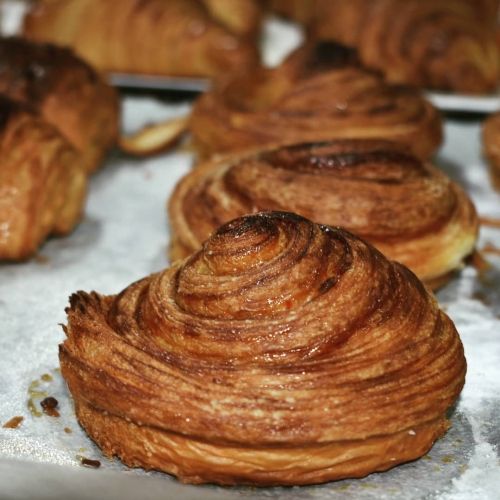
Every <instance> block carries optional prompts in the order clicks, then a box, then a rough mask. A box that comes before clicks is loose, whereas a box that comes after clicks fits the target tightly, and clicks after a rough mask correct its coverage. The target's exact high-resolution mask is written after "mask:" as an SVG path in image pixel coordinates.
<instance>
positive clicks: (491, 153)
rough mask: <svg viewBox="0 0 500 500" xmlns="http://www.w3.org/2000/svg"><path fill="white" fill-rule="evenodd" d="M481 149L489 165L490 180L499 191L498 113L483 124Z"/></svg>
mask: <svg viewBox="0 0 500 500" xmlns="http://www.w3.org/2000/svg"><path fill="white" fill-rule="evenodd" d="M483 150H484V154H485V156H486V158H487V159H488V162H489V165H490V177H491V182H492V184H493V186H494V187H495V189H496V190H498V191H500V113H494V114H492V115H490V116H489V117H488V118H487V119H486V120H485V122H484V124H483Z"/></svg>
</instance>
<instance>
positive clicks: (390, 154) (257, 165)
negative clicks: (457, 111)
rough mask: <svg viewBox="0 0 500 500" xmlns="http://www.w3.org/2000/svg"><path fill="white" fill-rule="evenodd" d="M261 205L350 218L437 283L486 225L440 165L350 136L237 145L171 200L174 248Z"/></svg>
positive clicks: (357, 229)
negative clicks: (247, 149) (252, 148)
mask: <svg viewBox="0 0 500 500" xmlns="http://www.w3.org/2000/svg"><path fill="white" fill-rule="evenodd" d="M260 210H289V211H292V212H296V213H298V214H300V215H303V216H304V217H307V218H309V219H311V220H314V221H316V222H319V223H323V224H329V225H335V226H341V227H344V228H346V229H348V230H349V231H352V232H353V233H355V234H356V235H358V236H361V237H363V238H364V239H366V240H367V241H369V242H370V243H372V244H374V245H375V246H376V247H377V248H378V249H379V250H381V251H382V252H383V253H384V254H385V255H386V256H387V257H389V258H390V259H392V260H396V261H398V262H401V263H403V264H405V265H406V266H408V267H409V268H410V269H412V271H413V272H415V274H416V275H417V276H418V277H419V278H421V279H422V280H423V281H425V282H426V283H427V284H429V285H434V284H435V285H436V286H437V285H442V284H443V283H442V280H441V278H444V277H447V278H449V277H450V272H451V271H453V270H455V269H457V268H459V267H460V266H461V265H462V262H463V260H464V258H465V257H466V256H467V255H469V254H470V253H471V252H472V251H473V249H474V245H475V242H476V238H477V232H478V222H477V216H476V212H475V210H474V207H473V205H472V203H471V201H470V199H469V198H468V197H467V195H466V194H465V192H464V191H463V190H462V189H461V188H460V187H459V186H458V185H457V184H455V183H454V182H452V181H451V180H450V179H448V178H447V177H446V176H445V175H444V174H443V173H441V172H440V171H439V170H438V169H436V168H435V167H434V166H432V165H431V164H429V163H425V162H422V161H420V160H418V159H417V158H416V157H414V156H413V155H412V154H410V153H409V152H408V150H407V149H405V148H404V147H402V146H400V145H397V144H394V143H390V142H386V141H379V140H363V141H362V140H342V141H331V142H325V143H316V144H300V145H292V146H288V147H282V148H275V149H273V148H270V149H268V150H261V151H257V152H253V153H245V154H240V155H231V156H228V157H225V158H222V159H219V160H214V161H211V162H206V163H205V164H202V165H201V166H199V167H198V168H196V169H194V170H193V171H192V172H190V173H188V174H187V175H186V176H185V177H184V178H183V179H182V180H181V181H180V182H179V184H178V185H177V187H176V189H175V191H174V193H173V195H172V198H171V200H170V202H169V215H170V224H171V229H172V245H171V258H172V259H173V260H175V259H178V258H184V257H186V256H188V255H190V254H191V253H192V252H194V251H195V250H197V249H198V248H199V247H200V245H201V242H202V241H204V240H205V239H206V238H207V237H208V236H209V235H210V234H211V233H212V232H213V231H214V230H215V229H216V228H217V227H219V226H220V225H221V224H223V223H225V222H227V221H229V220H231V219H233V218H235V217H238V216H241V215H244V214H248V213H252V212H257V211H260Z"/></svg>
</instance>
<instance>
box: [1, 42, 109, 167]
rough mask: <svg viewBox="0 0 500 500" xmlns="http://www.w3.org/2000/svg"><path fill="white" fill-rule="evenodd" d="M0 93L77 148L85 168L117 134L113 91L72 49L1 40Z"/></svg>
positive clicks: (97, 159)
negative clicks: (25, 106)
mask: <svg viewBox="0 0 500 500" xmlns="http://www.w3.org/2000/svg"><path fill="white" fill-rule="evenodd" d="M0 62H1V65H0V93H2V94H5V95H7V96H8V97H10V98H12V99H15V100H17V101H20V102H23V103H26V104H28V105H29V106H30V107H32V108H33V109H34V110H36V111H37V112H39V113H40V115H41V116H42V117H43V118H44V119H45V120H46V121H47V122H49V123H51V124H52V125H53V126H55V127H57V128H58V129H59V131H60V132H61V134H62V135H63V136H65V137H66V139H68V141H69V142H71V144H73V146H74V147H75V148H76V149H77V150H78V151H79V152H80V156H81V158H82V162H83V165H84V167H85V170H86V171H87V172H92V171H94V170H96V169H97V168H98V166H99V165H100V164H101V162H102V160H103V158H104V155H105V154H106V152H107V150H108V149H109V148H110V147H111V146H112V145H113V144H114V142H115V140H116V138H117V134H118V122H119V109H118V98H117V94H116V92H115V90H114V89H113V88H112V87H111V86H109V85H108V84H107V83H105V82H104V80H103V79H102V78H101V76H100V75H99V74H98V73H96V71H94V70H93V69H92V68H91V67H90V66H88V65H87V64H86V63H84V62H83V61H82V60H81V59H79V58H77V57H76V56H75V55H74V54H73V53H72V52H71V51H69V50H67V49H64V48H62V47H57V46H55V45H51V44H37V43H33V42H29V41H27V40H23V39H21V38H4V39H0Z"/></svg>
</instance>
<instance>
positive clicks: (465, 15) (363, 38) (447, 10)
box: [311, 0, 500, 93]
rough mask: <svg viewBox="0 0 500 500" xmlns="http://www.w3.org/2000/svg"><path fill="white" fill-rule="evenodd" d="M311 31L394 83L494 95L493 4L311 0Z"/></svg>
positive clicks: (498, 74)
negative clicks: (353, 53) (354, 54)
mask: <svg viewBox="0 0 500 500" xmlns="http://www.w3.org/2000/svg"><path fill="white" fill-rule="evenodd" d="M313 3H314V4H315V5H314V7H315V9H316V13H315V19H314V21H312V24H313V26H312V27H311V30H312V31H313V33H314V36H315V37H316V38H318V39H327V40H335V41H337V42H340V43H342V44H345V45H348V46H350V47H354V48H356V49H357V50H358V51H359V55H360V58H361V61H362V62H363V64H365V65H366V66H368V67H371V68H375V69H377V70H380V71H382V72H383V73H384V75H385V76H386V78H387V79H388V80H389V81H391V82H395V83H405V84H412V85H418V86H423V87H428V88H436V89H443V90H452V91H456V92H467V93H484V92H489V91H492V90H495V89H496V88H497V86H498V82H499V78H500V65H499V50H498V46H497V43H496V40H495V37H496V30H497V19H498V5H499V2H498V0H481V1H471V0H351V1H349V2H346V1H345V0H316V1H315V2H313Z"/></svg>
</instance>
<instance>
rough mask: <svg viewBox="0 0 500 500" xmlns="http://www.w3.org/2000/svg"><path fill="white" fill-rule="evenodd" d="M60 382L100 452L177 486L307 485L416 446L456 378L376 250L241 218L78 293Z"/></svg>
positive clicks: (436, 333)
mask: <svg viewBox="0 0 500 500" xmlns="http://www.w3.org/2000/svg"><path fill="white" fill-rule="evenodd" d="M70 303H71V305H70V307H69V308H68V309H67V310H66V311H67V314H68V324H67V326H66V327H64V330H65V332H66V335H67V339H66V340H65V341H64V343H63V344H62V345H61V346H60V351H59V353H60V354H59V357H60V362H61V370H62V374H63V377H64V378H65V379H66V382H67V384H68V388H69V391H70V393H71V395H72V396H73V400H74V403H75V410H76V415H77V417H78V420H79V422H80V424H81V425H82V426H83V428H84V429H85V430H86V431H87V433H88V434H89V435H90V437H91V438H92V439H94V441H95V442H96V443H97V444H98V445H99V446H100V447H101V448H102V450H103V452H104V453H105V454H106V455H107V456H112V455H117V456H118V457H120V458H121V460H122V461H123V462H124V463H125V464H127V465H128V466H132V467H144V468H146V469H157V470H161V471H165V472H169V473H171V474H174V475H176V476H177V477H178V478H179V479H181V480H182V481H183V482H188V483H206V482H210V483H219V484H228V485H230V484H254V485H259V486H265V485H294V484H296V485H300V484H314V483H321V482H325V481H329V480H333V479H341V478H349V477H361V476H365V475H367V474H369V473H371V472H374V471H382V470H386V469H389V468H391V467H393V466H395V465H397V464H400V463H402V462H407V461H409V460H414V459H416V458H418V457H420V456H422V455H423V454H425V453H426V452H427V451H428V450H429V448H430V447H431V446H432V444H433V442H434V441H435V440H436V439H437V438H439V437H440V436H441V435H442V434H443V433H444V432H445V431H446V429H447V428H448V426H449V422H448V421H447V419H446V412H447V410H448V409H449V408H450V406H451V405H452V404H453V403H454V401H455V400H456V398H457V396H458V394H459V392H460V390H461V388H462V386H463V383H464V375H465V369H466V363H465V358H464V354H463V348H462V345H461V342H460V339H459V336H458V334H457V332H456V329H455V327H454V325H453V323H452V322H451V320H450V319H449V318H448V317H447V316H446V314H444V313H443V312H442V311H441V310H440V309H439V306H438V304H437V302H436V301H435V299H434V298H433V297H432V295H431V294H430V293H429V292H428V291H427V290H426V289H425V287H424V286H422V284H421V283H420V281H419V280H418V279H417V278H416V277H415V276H414V275H413V274H412V273H411V272H410V271H408V269H406V268H405V267H403V266H401V265H400V264H397V263H392V262H389V261H388V260H387V259H386V258H385V257H383V256H382V254H380V253H379V252H378V251H376V250H375V249H374V248H373V247H371V246H370V245H367V244H366V243H364V242H363V241H362V240H360V239H358V238H356V237H354V236H352V235H351V234H349V233H347V232H344V231H342V230H340V229H334V228H330V227H327V226H320V225H317V224H313V223H312V222H310V221H308V220H306V219H304V218H302V217H299V216H297V215H294V214H289V213H281V212H278V213H276V212H273V213H264V214H259V215H253V216H248V217H243V218H241V219H237V220H234V221H232V222H231V223H229V224H227V225H225V226H223V227H222V228H220V229H218V230H217V231H216V232H215V233H214V234H213V236H212V237H211V238H210V239H209V240H208V241H207V242H206V243H204V245H203V247H202V249H201V250H200V251H198V252H197V253H196V254H194V255H193V256H192V257H191V258H189V259H187V260H185V261H182V262H178V263H177V264H175V265H174V266H173V267H171V268H169V269H166V270H164V271H163V272H160V273H157V274H153V275H151V276H149V277H146V278H144V279H142V280H140V281H138V282H136V283H134V284H132V285H130V286H129V287H128V288H126V289H125V290H123V291H122V292H121V293H120V294H118V295H113V296H103V295H99V294H97V293H95V292H92V293H90V294H88V293H85V292H78V293H76V294H74V295H73V296H72V297H71V299H70Z"/></svg>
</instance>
